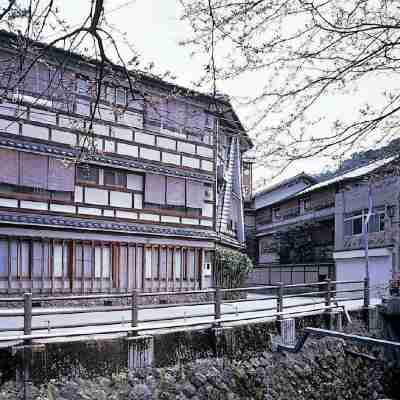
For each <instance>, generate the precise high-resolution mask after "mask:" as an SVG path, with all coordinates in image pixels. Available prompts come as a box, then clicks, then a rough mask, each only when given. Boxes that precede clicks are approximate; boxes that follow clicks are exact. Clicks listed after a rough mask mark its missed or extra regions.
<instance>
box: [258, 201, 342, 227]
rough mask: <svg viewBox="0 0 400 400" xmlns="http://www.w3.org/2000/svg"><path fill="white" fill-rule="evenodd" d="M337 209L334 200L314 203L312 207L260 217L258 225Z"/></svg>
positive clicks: (298, 207) (292, 209)
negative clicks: (328, 209) (333, 208)
mask: <svg viewBox="0 0 400 400" xmlns="http://www.w3.org/2000/svg"><path fill="white" fill-rule="evenodd" d="M332 207H335V201H334V200H333V199H326V200H322V201H317V202H312V204H311V207H309V208H306V209H302V208H301V207H300V206H296V207H292V208H288V209H286V210H283V211H281V212H280V213H279V214H278V215H273V216H272V215H267V216H262V217H258V218H257V220H256V223H257V224H271V223H273V222H279V221H285V220H288V219H291V218H296V217H298V216H300V215H307V214H310V213H312V212H316V211H320V210H324V209H327V208H332Z"/></svg>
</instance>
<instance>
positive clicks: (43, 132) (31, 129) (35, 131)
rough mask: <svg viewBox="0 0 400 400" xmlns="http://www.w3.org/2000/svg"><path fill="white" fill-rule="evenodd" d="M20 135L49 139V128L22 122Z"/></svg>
mask: <svg viewBox="0 0 400 400" xmlns="http://www.w3.org/2000/svg"><path fill="white" fill-rule="evenodd" d="M22 135H23V136H29V137H32V138H36V139H42V140H49V128H46V127H43V126H37V125H28V124H24V125H23V126H22Z"/></svg>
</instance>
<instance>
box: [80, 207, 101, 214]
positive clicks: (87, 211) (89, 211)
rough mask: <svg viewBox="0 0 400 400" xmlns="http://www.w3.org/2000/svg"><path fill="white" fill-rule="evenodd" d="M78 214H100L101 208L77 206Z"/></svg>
mask: <svg viewBox="0 0 400 400" xmlns="http://www.w3.org/2000/svg"><path fill="white" fill-rule="evenodd" d="M78 214H85V215H101V209H100V208H91V207H78Z"/></svg>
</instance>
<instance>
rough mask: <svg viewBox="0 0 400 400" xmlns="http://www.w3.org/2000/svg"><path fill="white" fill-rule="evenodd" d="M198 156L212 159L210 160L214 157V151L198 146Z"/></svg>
mask: <svg viewBox="0 0 400 400" xmlns="http://www.w3.org/2000/svg"><path fill="white" fill-rule="evenodd" d="M197 154H198V155H199V156H203V157H210V158H212V157H213V156H214V152H213V149H210V148H208V147H203V146H197Z"/></svg>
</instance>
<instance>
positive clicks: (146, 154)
mask: <svg viewBox="0 0 400 400" xmlns="http://www.w3.org/2000/svg"><path fill="white" fill-rule="evenodd" d="M140 157H141V158H146V159H148V160H152V161H160V152H159V151H158V150H153V149H145V148H143V147H142V148H141V149H140Z"/></svg>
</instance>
